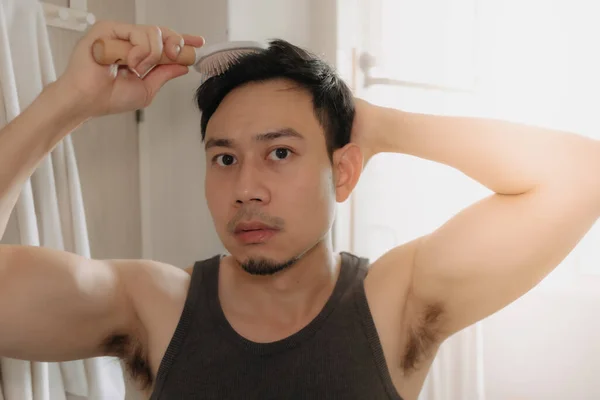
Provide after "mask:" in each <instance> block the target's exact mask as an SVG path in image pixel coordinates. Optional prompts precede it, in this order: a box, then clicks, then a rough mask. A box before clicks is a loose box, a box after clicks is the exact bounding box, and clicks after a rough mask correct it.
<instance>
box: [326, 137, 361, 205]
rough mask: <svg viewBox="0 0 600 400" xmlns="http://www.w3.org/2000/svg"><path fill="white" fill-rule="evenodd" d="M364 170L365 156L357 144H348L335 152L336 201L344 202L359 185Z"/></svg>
mask: <svg viewBox="0 0 600 400" xmlns="http://www.w3.org/2000/svg"><path fill="white" fill-rule="evenodd" d="M362 169H363V155H362V151H361V149H360V147H358V145H357V144H355V143H348V144H347V145H345V146H344V147H342V148H340V149H337V150H335V151H334V152H333V179H334V183H335V197H336V201H338V202H343V201H346V199H347V198H348V197H349V196H350V193H352V191H353V190H354V187H355V186H356V184H357V183H358V179H359V178H360V174H361V173H362Z"/></svg>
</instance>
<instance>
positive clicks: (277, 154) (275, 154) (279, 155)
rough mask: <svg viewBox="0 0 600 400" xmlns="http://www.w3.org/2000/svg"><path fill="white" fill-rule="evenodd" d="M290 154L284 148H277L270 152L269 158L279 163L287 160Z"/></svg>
mask: <svg viewBox="0 0 600 400" xmlns="http://www.w3.org/2000/svg"><path fill="white" fill-rule="evenodd" d="M290 153H291V150H289V149H286V148H284V147H279V148H277V149H275V150H273V151H272V152H270V153H269V157H270V158H271V159H272V160H275V161H280V160H285V159H286V158H288V156H289V155H290Z"/></svg>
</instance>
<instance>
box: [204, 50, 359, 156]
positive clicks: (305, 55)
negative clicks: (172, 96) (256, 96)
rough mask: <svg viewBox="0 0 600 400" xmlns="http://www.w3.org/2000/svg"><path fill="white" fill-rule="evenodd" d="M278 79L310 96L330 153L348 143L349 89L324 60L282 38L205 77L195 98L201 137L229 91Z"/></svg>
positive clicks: (351, 108) (351, 111) (351, 113)
mask: <svg viewBox="0 0 600 400" xmlns="http://www.w3.org/2000/svg"><path fill="white" fill-rule="evenodd" d="M278 78H283V79H289V80H291V81H294V82H295V83H296V84H298V86H300V87H301V88H304V89H306V90H308V91H309V92H310V94H311V95H312V100H313V108H314V111H315V115H316V117H317V119H318V120H319V123H320V124H321V126H322V127H323V130H324V131H325V141H326V144H327V150H328V153H329V155H330V156H331V155H332V153H333V151H334V150H335V149H338V148H341V147H343V146H345V145H346V144H348V143H349V142H350V133H351V131H352V123H353V121H354V114H355V108H354V96H353V95H352V92H351V90H350V88H349V87H348V86H347V85H346V84H345V83H344V81H343V80H342V79H341V78H340V77H339V76H338V74H337V73H336V71H335V70H334V69H333V68H332V67H331V66H330V65H328V64H327V63H326V62H325V61H323V60H322V59H320V58H319V57H317V56H316V55H314V54H312V53H311V52H309V51H307V50H304V49H302V48H300V47H297V46H294V45H292V44H291V43H289V42H287V41H285V40H281V39H276V40H272V41H270V42H269V47H268V48H267V49H265V50H261V51H259V52H256V53H251V54H248V55H244V56H242V57H241V58H240V59H239V60H238V61H237V62H236V63H235V64H233V65H232V66H231V67H230V68H229V69H227V70H226V71H225V72H224V73H223V74H221V75H217V76H214V77H211V78H209V79H207V80H206V81H205V82H204V83H203V84H201V85H200V87H198V90H197V91H196V96H195V100H196V103H197V105H198V108H199V109H200V111H201V112H202V118H201V132H202V139H203V140H204V138H205V135H206V127H207V125H208V121H209V120H210V118H211V116H212V115H213V114H214V112H215V111H216V110H217V108H218V107H219V104H221V102H222V101H223V99H224V98H225V96H227V94H228V93H229V92H231V91H232V90H233V89H235V88H237V87H239V86H242V85H244V84H247V83H250V82H265V81H269V80H272V79H278Z"/></svg>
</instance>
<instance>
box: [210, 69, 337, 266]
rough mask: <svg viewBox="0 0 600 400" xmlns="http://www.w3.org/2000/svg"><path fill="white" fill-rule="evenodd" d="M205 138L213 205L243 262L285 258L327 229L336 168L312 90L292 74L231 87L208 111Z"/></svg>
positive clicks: (220, 228)
mask: <svg viewBox="0 0 600 400" xmlns="http://www.w3.org/2000/svg"><path fill="white" fill-rule="evenodd" d="M205 143H206V160H207V161H206V162H207V166H206V182H205V185H206V197H207V201H208V207H209V209H210V211H211V214H212V217H213V220H214V223H215V226H216V229H217V233H218V234H219V237H220V238H221V241H222V242H223V244H224V245H225V248H226V249H227V250H228V251H229V252H230V253H231V254H232V255H233V256H234V257H235V258H236V259H237V260H238V261H239V262H241V263H247V262H249V261H251V260H252V261H268V262H269V263H272V264H279V265H281V264H282V263H286V262H289V261H290V260H293V259H295V258H296V257H298V256H300V255H301V254H302V253H304V252H305V251H307V250H309V249H310V248H312V247H313V246H315V245H316V244H318V243H319V241H321V240H322V239H323V238H324V237H325V236H326V235H327V234H328V233H329V230H330V228H331V224H332V222H333V218H334V210H335V203H336V193H335V185H334V183H333V179H334V177H333V169H332V165H331V161H330V159H329V156H328V153H327V147H326V143H325V134H324V131H323V128H322V127H321V125H320V124H319V122H318V120H317V119H316V117H315V114H314V110H313V105H312V98H311V95H310V94H309V93H308V92H307V91H305V90H302V89H300V88H298V86H297V85H295V84H294V83H293V82H290V81H287V80H271V81H267V82H260V83H251V84H247V85H245V86H241V87H239V88H237V89H235V90H233V91H232V92H230V93H229V94H228V95H227V97H225V99H224V100H223V101H222V103H221V104H220V106H219V107H218V109H217V111H216V112H215V113H214V114H213V116H212V117H211V119H210V121H209V123H208V126H207V129H206V137H205ZM251 272H252V271H251ZM259 272H260V271H259Z"/></svg>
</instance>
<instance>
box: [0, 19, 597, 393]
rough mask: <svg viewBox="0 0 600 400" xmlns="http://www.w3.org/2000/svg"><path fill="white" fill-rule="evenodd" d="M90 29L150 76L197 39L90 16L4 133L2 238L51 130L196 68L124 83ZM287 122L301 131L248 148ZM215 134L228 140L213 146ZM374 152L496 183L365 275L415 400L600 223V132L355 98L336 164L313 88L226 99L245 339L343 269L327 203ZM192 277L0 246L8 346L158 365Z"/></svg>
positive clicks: (323, 294) (33, 353)
mask: <svg viewBox="0 0 600 400" xmlns="http://www.w3.org/2000/svg"><path fill="white" fill-rule="evenodd" d="M98 37H120V38H123V39H129V40H132V42H133V41H134V39H133V38H136V39H135V40H136V43H137V47H136V49H137V50H135V52H132V54H131V55H130V57H129V58H128V60H130V67H132V68H135V69H136V71H137V72H138V73H139V75H141V76H144V73H143V72H142V71H143V70H146V68H147V67H148V66H151V65H152V63H153V62H155V61H156V60H157V59H158V58H159V57H160V54H161V52H162V51H163V50H164V51H166V52H167V54H171V56H172V57H174V53H172V50H169V48H172V45H174V44H178V43H180V42H181V40H184V41H185V42H187V43H189V44H192V45H195V46H201V45H202V44H203V40H202V39H201V38H198V37H191V36H187V37H185V38H183V37H181V36H180V35H178V34H176V33H175V32H172V31H169V30H167V29H162V35H158V29H157V28H156V27H142V26H132V25H123V24H116V23H111V22H107V23H102V24H99V25H96V26H95V27H94V28H93V29H92V30H91V31H90V32H89V33H88V34H87V35H86V37H85V38H84V39H83V40H82V41H81V42H80V44H79V45H78V47H77V49H76V50H75V52H74V55H73V59H72V61H71V66H70V68H69V69H68V70H67V72H66V73H65V75H64V76H62V77H61V78H60V79H59V80H58V81H57V82H56V83H55V84H52V85H50V86H49V87H48V88H46V89H45V90H44V92H43V93H42V94H41V95H40V96H39V97H38V98H37V99H36V100H35V101H34V102H33V104H32V105H31V106H30V107H29V108H28V109H27V110H25V111H24V112H23V114H22V115H21V116H20V117H18V118H17V119H15V120H14V121H12V122H11V123H10V124H9V125H8V126H6V127H5V128H4V129H2V130H1V131H0V171H2V173H0V228H2V229H1V230H0V232H3V231H4V229H5V225H6V221H7V219H8V215H9V214H10V212H11V210H12V208H13V206H14V204H15V201H16V197H17V196H18V193H19V190H20V187H21V185H22V183H23V182H24V181H25V180H26V179H27V177H28V176H29V175H30V174H31V173H32V171H33V170H34V168H35V166H36V165H37V164H38V163H39V162H40V161H41V160H42V159H43V157H44V156H45V155H47V154H48V152H49V151H51V149H52V148H53V147H54V145H55V144H56V143H58V141H59V140H61V139H62V138H63V137H64V136H65V135H67V134H68V133H69V132H70V131H71V130H73V129H74V128H76V127H77V126H78V125H79V124H81V123H82V122H84V121H85V120H87V119H89V118H91V117H95V116H99V115H105V114H107V113H114V112H124V111H127V110H133V109H136V108H140V107H143V106H144V105H147V104H149V102H150V101H151V100H152V97H153V96H154V94H155V93H156V92H157V91H158V90H159V88H160V87H161V86H162V85H163V84H164V83H166V82H167V81H169V80H170V79H174V78H176V77H177V76H180V75H182V74H184V73H186V72H187V69H185V68H183V67H179V66H159V67H157V68H155V69H153V70H152V71H151V72H150V73H149V74H147V75H146V76H144V78H143V79H140V78H139V77H138V76H136V74H128V75H126V76H120V75H119V76H118V77H117V76H116V75H115V74H113V73H111V70H110V68H108V67H100V66H97V65H95V64H94V63H93V61H92V60H91V59H90V56H89V48H90V45H91V43H92V42H93V40H94V39H96V38H98ZM144 38H146V39H144ZM161 44H162V45H161ZM170 51H171V53H169V52H170ZM113 72H114V71H113ZM281 130H286V131H287V132H288V133H289V132H290V131H291V130H293V131H294V132H296V133H297V134H298V135H300V136H301V137H296V136H294V137H292V136H290V135H284V136H280V137H277V138H273V135H270V138H269V140H256V135H262V134H265V133H268V132H271V133H272V132H274V131H281ZM223 139H227V141H223ZM211 140H212V143H213V144H214V143H215V141H216V143H217V144H218V145H216V146H215V145H210V146H209V143H211ZM467 143H468V144H469V145H468V146H467V145H465V144H467ZM224 144H227V145H224ZM278 148H285V149H289V150H291V152H290V154H289V155H288V153H287V152H286V151H283V152H282V151H277V149H278ZM382 152H396V153H401V154H408V155H412V156H417V157H421V158H425V159H429V160H434V161H437V162H440V163H444V164H447V165H448V166H450V167H453V168H457V169H459V170H460V171H462V172H464V173H465V174H467V175H468V176H470V177H472V178H473V179H475V180H477V181H479V182H480V183H481V184H483V185H485V186H487V187H488V188H490V189H491V190H492V191H493V192H494V194H493V195H491V196H490V197H488V198H486V199H484V200H481V201H480V202H478V203H476V204H474V205H472V206H471V207H469V208H467V209H465V210H463V211H462V212H461V213H459V214H457V215H456V216H455V217H453V218H452V219H451V220H450V221H448V222H447V223H446V224H445V225H443V226H442V227H440V228H439V229H438V230H436V231H435V232H432V233H431V234H429V235H426V236H424V237H421V238H419V239H416V240H414V241H412V242H409V243H405V244H403V245H400V246H399V247H397V248H395V249H393V250H391V251H390V252H388V253H387V254H385V255H384V256H382V257H381V258H380V259H378V260H377V261H375V262H374V263H373V265H372V266H371V269H370V272H369V275H368V277H367V278H366V281H365V290H366V293H367V299H368V302H369V306H370V309H371V311H372V314H373V318H374V321H375V325H376V327H377V331H378V333H379V336H380V340H381V343H382V346H383V349H384V354H385V356H386V362H387V365H388V369H389V371H390V374H391V376H392V379H393V381H394V384H395V386H396V388H397V390H398V392H399V393H400V394H401V395H402V396H403V397H404V398H405V399H408V400H412V399H416V398H417V396H418V393H419V391H420V390H421V387H422V384H423V380H424V378H425V376H426V374H427V371H428V369H429V366H430V364H431V362H432V360H433V358H434V356H435V352H436V350H437V348H438V347H439V345H440V344H441V343H442V342H443V341H444V340H445V339H446V338H447V337H448V336H450V335H451V334H452V333H454V332H457V331H459V330H461V329H463V328H465V327H467V326H469V325H471V324H472V323H474V322H476V321H478V320H480V319H482V318H484V317H486V316H488V315H490V314H492V313H494V312H496V311H498V310H499V309H501V308H503V307H504V306H506V305H507V304H509V303H510V302H512V301H514V300H516V299H517V298H519V297H520V296H521V295H523V294H524V293H525V292H527V291H528V290H530V289H531V288H532V287H534V286H535V285H536V284H537V283H538V282H539V281H540V280H541V279H542V278H543V277H544V276H546V275H547V274H548V273H549V272H550V271H552V269H553V268H554V267H555V266H556V265H558V264H559V263H560V261H561V260H562V259H564V257H566V255H567V254H568V253H569V252H570V251H571V250H572V249H573V247H574V246H575V245H576V244H577V242H578V241H579V240H580V239H581V237H582V236H583V235H584V234H585V233H586V232H587V231H588V230H589V229H590V227H591V226H592V225H593V223H594V222H595V221H596V220H597V219H598V217H599V216H600V180H599V179H598V178H597V176H594V175H595V174H596V171H598V170H600V142H598V141H594V140H590V139H586V138H583V137H581V136H578V135H573V134H568V133H565V132H557V131H548V130H542V129H539V128H534V127H527V126H523V125H517V124H511V123H508V122H501V121H491V120H482V119H471V118H458V117H437V116H426V115H418V114H410V113H406V112H402V111H399V110H391V109H385V108H380V107H375V106H373V105H370V104H368V103H366V102H364V101H361V100H358V99H357V115H356V119H355V122H354V127H353V132H352V142H351V143H350V144H348V145H347V146H345V147H343V148H341V149H337V150H336V151H335V153H334V155H333V162H332V161H331V160H330V159H329V158H328V155H327V151H326V148H325V139H324V132H323V129H322V127H321V126H320V125H319V123H318V121H317V120H316V118H315V117H314V113H313V110H312V106H311V99H310V96H309V94H308V93H306V92H305V91H303V90H300V89H298V88H297V87H295V85H294V84H293V83H291V82H289V81H285V80H272V81H268V82H264V83H260V84H251V85H246V86H243V87H240V88H238V89H236V90H234V91H232V92H231V93H230V94H229V95H228V96H227V97H226V98H225V100H224V101H223V103H222V104H221V106H220V107H219V108H218V110H217V112H216V113H215V114H214V116H213V118H212V119H211V120H210V122H209V126H208V129H207V172H206V189H207V190H206V192H207V202H208V205H209V208H210V211H211V213H212V215H213V218H214V221H215V227H216V229H217V232H218V234H219V236H220V238H221V240H222V241H223V243H224V244H225V246H226V248H227V249H228V250H229V251H230V252H231V254H232V256H231V257H226V258H224V259H223V260H222V262H221V268H220V272H219V273H220V280H219V285H220V289H221V290H220V301H221V304H222V307H223V310H224V312H225V315H226V317H227V319H228V320H229V321H230V323H231V325H232V326H233V327H234V329H236V330H237V331H238V332H239V333H240V334H241V335H242V336H244V337H246V338H248V339H250V340H254V341H257V342H271V341H275V340H279V339H282V338H285V337H287V336H289V335H290V334H292V333H294V332H296V331H298V330H299V329H301V328H302V327H303V326H305V325H306V324H308V323H309V321H311V320H312V319H313V318H314V317H315V316H316V315H317V314H318V313H319V311H320V310H321V308H322V307H323V305H324V304H325V302H326V300H327V298H328V296H329V295H330V294H331V292H332V290H333V286H334V284H335V282H336V279H337V276H338V273H339V257H338V255H336V254H334V253H333V251H332V246H331V224H332V220H333V217H334V205H335V203H336V202H341V201H344V200H346V199H347V198H348V196H349V195H350V194H351V192H352V190H353V189H354V187H355V185H356V183H357V181H358V179H359V177H360V173H361V170H362V167H363V165H364V163H366V162H368V161H369V159H370V158H371V157H373V156H375V155H376V154H379V153H382ZM282 154H283V155H284V156H283V157H281V155H282ZM288 157H289V158H288ZM232 160H235V161H234V162H233V163H230V161H232ZM299 194H301V195H299ZM306 215H310V218H307V217H306ZM246 220H252V221H257V220H258V221H262V222H266V223H269V224H276V225H277V226H278V227H279V228H280V229H279V230H278V231H277V232H276V234H275V235H273V236H271V237H270V238H269V239H268V240H264V241H263V242H261V243H260V244H252V245H248V244H244V243H240V241H239V239H237V238H236V236H235V235H234V234H233V233H232V227H233V226H234V225H235V224H236V223H237V222H239V221H246ZM232 221H233V222H232ZM290 258H298V260H297V261H296V262H295V263H294V264H293V265H292V266H290V267H289V268H287V269H285V270H284V271H281V272H280V273H277V274H274V275H256V274H249V273H248V272H246V271H245V270H244V269H243V268H241V264H242V263H245V262H246V261H248V260H249V259H268V260H270V261H273V262H276V263H280V262H284V261H287V260H289V259H290ZM190 272H191V269H190V268H188V269H187V270H182V269H179V268H176V267H173V266H170V265H165V264H163V263H159V262H155V261H151V260H89V259H85V258H82V257H80V256H77V255H74V254H69V253H65V252H60V251H56V250H51V249H44V248H31V247H24V246H0V320H1V321H3V324H2V329H1V330H0V355H2V356H8V357H13V358H21V359H28V360H40V361H62V360H73V359H81V358H87V357H93V356H100V355H106V350H105V349H104V348H103V347H102V345H101V344H102V342H103V341H104V340H105V339H106V338H107V337H109V336H111V335H114V334H124V335H128V336H130V337H131V338H133V339H135V342H136V343H138V344H139V345H140V346H141V347H142V348H143V349H144V353H145V354H147V358H148V361H149V364H150V368H151V372H152V373H153V375H155V374H156V372H157V370H158V367H159V364H160V361H161V359H162V357H163V355H164V353H165V351H166V348H167V346H168V344H169V341H170V340H171V337H172V335H173V333H174V330H175V327H176V325H177V322H178V320H179V316H180V314H181V311H182V309H183V304H184V302H185V298H186V294H187V290H188V287H189V281H190ZM41 305H43V306H44V307H43V308H40V306H41ZM64 326H69V327H70V328H69V332H71V335H70V336H66V335H64ZM39 332H44V333H43V334H41V333H39ZM415 346H416V348H418V349H420V350H421V351H420V352H418V354H419V356H420V357H419V358H418V359H417V361H416V362H414V363H413V362H410V363H409V361H411V353H410V352H408V353H407V349H412V348H415ZM123 356H127V354H125V355H123Z"/></svg>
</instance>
